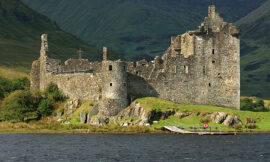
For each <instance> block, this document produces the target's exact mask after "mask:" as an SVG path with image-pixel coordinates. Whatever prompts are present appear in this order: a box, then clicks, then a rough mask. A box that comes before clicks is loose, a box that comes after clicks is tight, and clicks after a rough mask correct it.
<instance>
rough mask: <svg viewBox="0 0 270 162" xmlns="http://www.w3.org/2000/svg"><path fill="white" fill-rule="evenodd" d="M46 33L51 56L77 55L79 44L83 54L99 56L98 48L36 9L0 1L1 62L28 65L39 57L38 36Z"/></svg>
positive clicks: (93, 57)
mask: <svg viewBox="0 0 270 162" xmlns="http://www.w3.org/2000/svg"><path fill="white" fill-rule="evenodd" d="M43 33H47V34H49V38H48V39H49V49H50V55H51V56H52V57H55V58H58V59H62V60H65V59H67V58H70V57H76V52H77V50H78V49H79V48H82V50H84V51H85V53H87V54H85V55H83V57H85V58H89V59H91V60H100V59H101V54H100V53H101V52H100V51H99V50H98V49H97V48H94V47H91V46H89V45H87V44H86V43H84V42H83V41H82V40H80V39H78V38H77V37H75V36H73V35H71V34H68V33H66V32H64V31H62V30H61V29H60V28H59V27H58V26H57V25H56V23H54V22H51V21H50V20H49V19H48V18H47V17H45V16H43V15H41V14H39V13H37V12H35V11H34V10H32V9H31V8H29V7H27V6H26V5H25V4H23V3H22V2H21V1H18V0H1V1H0V65H2V66H9V67H10V66H15V67H16V66H23V67H27V68H30V65H31V63H32V61H33V60H35V59H37V58H38V57H39V51H40V36H41V34H43Z"/></svg>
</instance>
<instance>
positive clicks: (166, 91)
mask: <svg viewBox="0 0 270 162" xmlns="http://www.w3.org/2000/svg"><path fill="white" fill-rule="evenodd" d="M239 35H240V31H239V29H238V28H236V27H235V26H233V25H232V24H230V23H226V22H224V21H223V19H222V18H221V17H220V16H219V14H218V13H216V12H215V6H209V11H208V17H206V18H205V19H204V21H203V22H202V24H201V25H200V26H199V29H198V30H194V31H188V32H186V33H184V34H182V35H178V36H175V37H172V38H171V45H170V47H169V48H168V49H167V50H166V52H165V54H164V55H163V56H162V57H159V56H156V57H155V59H154V60H153V61H151V62H147V61H145V60H141V61H138V62H123V61H120V60H117V61H111V60H108V59H107V58H108V53H107V48H106V47H104V48H103V61H102V62H89V61H88V60H87V59H81V58H79V59H69V60H67V61H66V62H65V63H64V65H61V61H60V60H56V59H51V58H50V57H49V45H48V41H47V35H46V34H43V35H42V36H41V51H40V58H39V60H36V61H34V62H33V64H32V71H31V89H32V90H44V89H45V87H46V86H47V85H48V84H49V83H51V82H52V83H55V84H57V85H58V87H59V88H60V89H61V90H62V91H63V93H64V94H65V95H66V96H68V97H69V98H71V99H80V100H81V101H90V100H93V101H98V103H99V113H100V114H102V115H104V116H112V115H116V114H117V113H118V112H120V111H121V110H122V109H123V108H125V107H126V106H128V104H129V103H130V102H131V101H133V100H134V99H136V98H138V97H145V96H153V97H159V98H162V99H166V100H170V101H173V102H176V103H180V104H198V105H199V104H203V105H215V106H224V107H230V108H236V109H239V108H240V40H239V38H238V37H239Z"/></svg>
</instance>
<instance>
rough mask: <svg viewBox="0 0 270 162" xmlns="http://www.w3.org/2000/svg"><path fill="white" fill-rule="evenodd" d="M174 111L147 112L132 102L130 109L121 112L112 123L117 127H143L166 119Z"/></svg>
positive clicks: (138, 104)
mask: <svg viewBox="0 0 270 162" xmlns="http://www.w3.org/2000/svg"><path fill="white" fill-rule="evenodd" d="M174 114H175V111H174V110H167V111H165V112H162V111H156V110H151V111H149V110H147V109H145V108H143V107H142V106H141V104H140V103H138V102H133V103H132V104H131V105H130V107H128V108H126V109H124V110H122V111H121V112H120V113H118V115H117V116H116V117H115V119H114V123H115V124H118V125H139V126H145V125H149V123H153V121H158V120H160V119H166V118H168V117H169V116H171V115H174Z"/></svg>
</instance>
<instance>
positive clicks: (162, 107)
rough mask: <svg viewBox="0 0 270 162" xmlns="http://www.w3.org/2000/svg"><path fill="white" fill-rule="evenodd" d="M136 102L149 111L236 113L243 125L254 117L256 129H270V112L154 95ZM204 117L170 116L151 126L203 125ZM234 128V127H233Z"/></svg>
mask: <svg viewBox="0 0 270 162" xmlns="http://www.w3.org/2000/svg"><path fill="white" fill-rule="evenodd" d="M136 102H139V103H140V104H141V107H143V108H145V109H146V110H148V111H152V110H155V111H161V112H165V111H166V110H168V109H174V110H175V111H176V112H190V113H191V114H198V113H199V114H205V113H213V112H225V113H228V114H230V115H236V116H238V117H239V118H240V120H241V121H242V123H243V127H245V125H247V123H246V119H247V118H252V119H254V120H256V126H257V128H255V129H253V130H255V131H269V130H270V112H251V111H241V110H240V111H239V110H235V109H229V108H223V107H217V106H208V105H183V104H175V103H173V102H170V101H166V100H163V99H159V98H154V97H146V98H140V99H137V100H136ZM203 120H204V117H203V116H202V115H189V116H187V117H184V118H181V119H180V118H178V117H176V116H170V117H169V118H167V119H165V120H159V121H158V122H157V123H154V124H153V125H152V126H151V130H155V129H160V128H162V127H163V126H165V125H168V124H170V125H171V124H175V125H178V126H184V127H190V126H202V121H203ZM209 126H211V127H218V128H221V129H222V130H225V131H226V130H232V129H233V128H230V127H227V126H225V125H222V124H216V123H211V122H209ZM233 130H234V129H233Z"/></svg>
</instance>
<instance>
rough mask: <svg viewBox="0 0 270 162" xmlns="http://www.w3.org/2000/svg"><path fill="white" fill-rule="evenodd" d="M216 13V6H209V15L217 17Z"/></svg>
mask: <svg viewBox="0 0 270 162" xmlns="http://www.w3.org/2000/svg"><path fill="white" fill-rule="evenodd" d="M215 15H216V7H215V6H214V5H211V6H209V7H208V17H215Z"/></svg>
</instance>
